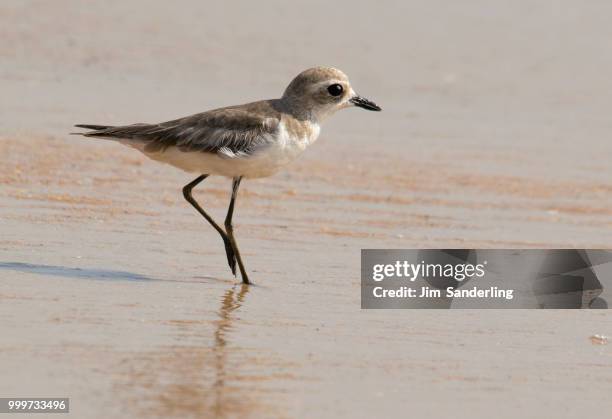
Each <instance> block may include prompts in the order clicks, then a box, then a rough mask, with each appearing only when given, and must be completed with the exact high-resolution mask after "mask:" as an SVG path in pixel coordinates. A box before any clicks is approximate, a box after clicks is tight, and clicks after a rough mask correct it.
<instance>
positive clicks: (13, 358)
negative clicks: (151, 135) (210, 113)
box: [0, 0, 612, 418]
mask: <svg viewBox="0 0 612 419" xmlns="http://www.w3.org/2000/svg"><path fill="white" fill-rule="evenodd" d="M250 7H253V6H252V5H251V4H243V5H238V4H235V5H225V4H221V3H214V4H213V3H208V2H201V1H188V2H185V5H183V6H182V7H177V6H176V5H175V4H173V3H170V2H148V1H144V0H143V1H125V2H119V1H111V2H105V3H87V4H85V3H83V2H78V1H57V2H40V1H8V2H4V3H3V4H2V5H1V6H0V20H1V24H0V39H2V40H3V42H1V43H0V56H2V59H1V60H0V90H1V91H2V95H1V97H0V115H1V117H0V169H1V170H0V197H1V198H0V278H1V286H0V332H1V336H2V339H1V342H0V354H1V356H0V371H2V376H1V378H0V394H2V395H5V396H21V397H28V396H37V397H44V396H56V397H70V398H71V414H70V416H71V417H77V418H107V417H135V418H140V417H143V418H145V417H146V418H153V417H160V418H171V417H172V418H173V417H181V418H189V417H198V418H201V417H219V418H223V417H253V418H261V417H278V418H294V417H304V418H306V417H319V418H325V417H329V418H355V417H406V414H407V413H406V412H410V415H412V416H414V417H432V416H442V417H449V416H451V415H452V416H455V417H468V416H469V417H471V418H479V417H483V418H484V417H490V415H491V412H495V415H496V416H498V417H500V418H515V417H517V416H525V417H552V416H555V417H567V418H570V417H576V416H578V415H582V416H587V415H592V416H600V415H601V414H602V413H601V412H609V411H610V410H611V409H612V401H611V400H610V398H609V396H608V395H609V391H610V388H611V386H612V379H611V377H612V352H611V351H612V346H611V345H606V344H597V345H595V344H593V343H592V342H591V339H590V337H591V336H595V335H602V336H610V335H612V318H611V317H610V315H609V314H608V313H607V312H606V311H596V310H591V311H564V310H554V311H535V310H531V311H521V310H506V311H502V310H486V311H484V310H483V311H479V310H456V311H455V310H453V311H437V310H421V311H415V310H403V311H399V310H397V311H374V310H368V311H365V310H360V300H359V298H360V289H359V276H360V249H362V248H441V247H442V248H444V247H457V248H543V247H544V248H558V247H560V248H566V247H582V248H611V247H612V183H611V179H612V166H611V165H610V155H611V154H612V142H611V141H610V132H612V121H611V120H610V117H609V109H611V108H612V95H611V94H610V92H611V91H612V82H611V81H610V78H609V74H610V71H611V70H612V53H610V50H609V48H607V45H608V44H607V42H608V40H609V39H610V36H611V35H612V33H611V31H612V29H610V26H609V22H608V20H607V18H606V16H609V15H610V13H612V7H611V6H610V5H606V4H603V3H601V4H599V3H598V4H589V5H585V4H580V5H576V4H575V2H569V1H564V2H561V3H559V2H513V3H511V4H510V3H507V2H506V3H504V2H494V3H491V2H485V1H476V2H472V3H470V4H464V3H462V4H459V3H457V4H451V3H449V2H442V1H440V2H415V1H408V2H405V1H404V2H389V3H386V4H385V5H384V6H383V5H382V4H381V5H379V6H377V5H373V3H371V2H334V3H329V2H318V1H315V2H314V5H313V6H311V7H305V6H295V5H292V4H290V3H287V2H270V3H266V4H263V5H258V6H257V8H253V9H251V8H250ZM247 8H248V9H247ZM143 10H145V11H146V12H143ZM230 17H231V19H230ZM230 21H231V23H232V24H231V25H230V24H228V22H230ZM169 22H170V24H169ZM313 22H316V24H313ZM349 22H351V23H350V24H349ZM354 22H361V24H359V25H357V26H356V25H355V24H354ZM315 64H330V65H335V66H337V67H339V68H342V69H343V70H344V71H345V72H346V73H348V74H349V76H350V77H351V79H352V82H353V84H354V86H355V88H356V90H357V91H358V92H360V93H361V94H363V95H364V96H366V97H370V98H372V99H373V100H375V101H376V102H377V103H379V104H381V106H382V107H383V108H384V111H383V112H382V113H368V112H365V111H361V110H357V109H352V110H346V111H343V112H342V113H339V114H338V115H336V116H335V117H334V118H333V119H332V120H330V121H328V123H327V124H326V125H325V126H324V128H323V131H322V135H321V138H320V140H319V141H318V142H317V143H316V144H315V145H314V146H313V147H312V148H310V149H309V150H308V151H307V152H306V153H305V154H304V156H303V157H302V158H300V159H299V160H298V161H297V162H296V163H295V165H293V166H291V167H289V168H287V169H286V170H283V171H282V172H280V173H279V174H278V175H276V176H274V177H272V178H268V179H262V180H253V181H246V182H243V185H242V188H241V192H240V196H239V199H238V208H237V213H236V215H235V223H236V234H237V236H238V238H239V242H240V244H241V250H242V252H243V255H244V258H245V261H246V263H247V267H248V269H249V271H250V272H251V276H252V279H253V280H254V282H255V285H254V286H251V287H245V286H242V285H241V284H240V283H239V281H238V280H237V279H235V278H233V277H232V275H231V274H230V273H229V271H228V268H227V266H226V262H225V254H224V250H223V246H222V242H221V240H220V239H219V237H218V236H217V235H216V233H215V232H214V231H213V230H212V229H211V228H210V227H209V226H207V225H206V224H205V222H204V221H203V220H202V219H201V218H199V217H198V216H197V214H195V212H194V211H193V209H192V208H190V207H189V206H188V205H187V204H186V203H185V202H184V201H183V199H182V196H181V193H180V188H181V187H182V186H183V185H184V184H186V183H187V182H189V181H190V180H191V178H192V176H190V175H187V174H184V173H181V172H179V171H177V170H175V169H173V168H171V167H168V166H164V165H160V164H158V163H156V162H152V161H149V160H147V159H146V158H144V157H143V156H141V155H139V154H138V153H137V152H135V151H134V150H130V149H127V148H125V147H122V146H121V145H119V144H115V143H112V142H105V141H93V140H87V139H83V138H80V137H74V136H69V135H67V133H68V132H70V131H71V129H72V128H71V125H72V124H73V123H101V124H104V123H132V122H143V121H144V122H155V121H162V120H168V119H172V118H175V117H179V116H183V115H187V114H190V113H195V112H198V111H202V110H206V109H209V108H212V107H217V106H223V105H229V104H235V103H240V102H244V101H250V100H256V99H260V98H267V97H274V96H277V95H279V94H280V93H281V92H282V89H283V88H284V85H285V84H286V83H287V82H288V81H289V80H290V79H291V78H292V77H293V75H295V73H297V72H299V71H300V70H302V69H304V68H307V67H309V66H312V65H315ZM229 189H230V182H229V181H228V180H226V179H220V178H211V179H207V180H206V181H205V182H204V183H203V184H202V185H201V186H199V187H198V189H197V190H196V192H195V195H196V197H197V198H198V199H199V200H201V202H202V203H203V206H204V207H205V208H209V209H210V210H211V212H212V213H213V214H214V216H215V217H217V218H218V219H222V217H223V216H224V211H225V209H226V205H227V203H228V200H229ZM501 406H503V408H501ZM41 417H42V416H41Z"/></svg>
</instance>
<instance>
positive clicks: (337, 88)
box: [327, 83, 344, 96]
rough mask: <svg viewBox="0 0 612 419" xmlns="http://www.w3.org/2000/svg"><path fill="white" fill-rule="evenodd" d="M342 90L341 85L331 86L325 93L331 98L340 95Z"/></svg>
mask: <svg viewBox="0 0 612 419" xmlns="http://www.w3.org/2000/svg"><path fill="white" fill-rule="evenodd" d="M343 90H344V89H343V88H342V85H340V84H337V83H336V84H332V85H330V86H329V87H328V88H327V91H328V92H329V94H330V95H332V96H340V95H341V94H342V91H343Z"/></svg>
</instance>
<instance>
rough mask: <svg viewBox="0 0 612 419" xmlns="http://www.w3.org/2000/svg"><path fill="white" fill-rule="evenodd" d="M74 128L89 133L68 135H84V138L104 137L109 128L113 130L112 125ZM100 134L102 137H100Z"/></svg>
mask: <svg viewBox="0 0 612 419" xmlns="http://www.w3.org/2000/svg"><path fill="white" fill-rule="evenodd" d="M75 127H76V128H85V129H89V130H91V131H87V132H71V133H70V135H84V136H85V137H97V136H104V134H103V133H104V131H105V130H107V129H109V128H115V127H114V126H112V125H93V124H77V125H75ZM101 134H102V135H101Z"/></svg>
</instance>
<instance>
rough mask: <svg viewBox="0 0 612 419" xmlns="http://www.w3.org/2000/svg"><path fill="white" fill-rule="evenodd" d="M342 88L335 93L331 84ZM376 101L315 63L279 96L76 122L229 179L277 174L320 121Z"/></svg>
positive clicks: (97, 135) (305, 143)
mask: <svg viewBox="0 0 612 419" xmlns="http://www.w3.org/2000/svg"><path fill="white" fill-rule="evenodd" d="M333 84H339V85H341V86H342V88H343V92H342V94H341V95H339V96H336V97H334V96H331V95H330V94H329V93H328V91H327V88H328V87H329V86H330V85H333ZM357 98H358V99H360V100H361V101H362V104H363V103H367V104H369V105H370V109H373V110H375V109H376V108H377V107H376V105H374V104H372V103H371V102H368V101H365V102H364V99H361V98H359V97H358V96H357V95H355V93H354V91H353V90H352V88H351V87H350V84H349V82H348V78H347V77H346V75H345V74H344V73H342V72H341V71H339V70H336V69H333V68H329V67H316V68H313V69H309V70H306V71H304V72H302V73H301V74H300V75H298V76H297V77H296V78H295V79H294V80H293V81H292V82H291V83H290V84H289V86H288V87H287V89H286V90H285V92H284V94H283V96H282V97H281V98H280V99H272V100H263V101H259V102H253V103H247V104H244V105H238V106H229V107H226V108H220V109H214V110H210V111H207V112H202V113H198V114H195V115H191V116H187V117H184V118H180V119H175V120H172V121H167V122H162V123H159V124H133V125H124V126H104V125H87V124H79V125H76V126H77V127H79V128H87V129H91V130H92V131H89V132H86V133H82V135H84V136H86V137H94V138H108V139H115V140H119V141H120V142H121V143H123V144H126V145H129V146H132V147H134V148H136V149H138V150H140V151H141V152H143V153H144V154H146V155H147V156H149V157H150V158H152V159H154V160H158V161H162V162H165V163H169V164H171V165H173V166H176V167H178V168H180V169H183V170H185V171H188V172H195V173H207V174H218V175H223V176H228V177H236V176H244V177H262V176H269V175H271V174H273V173H275V172H276V171H277V170H278V169H280V168H281V167H283V166H284V165H286V164H287V163H289V162H291V161H292V160H293V159H295V158H296V157H297V156H298V155H299V154H300V153H301V152H302V151H303V150H304V149H305V148H306V147H307V146H308V145H310V144H312V142H314V141H315V140H316V139H317V137H318V135H319V131H320V123H321V121H322V120H324V119H325V118H326V117H327V116H329V115H330V114H332V113H333V112H335V111H336V110H338V109H341V108H343V107H347V106H350V105H357V106H363V105H360V104H359V102H358V100H357Z"/></svg>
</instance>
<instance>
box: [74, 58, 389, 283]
mask: <svg viewBox="0 0 612 419" xmlns="http://www.w3.org/2000/svg"><path fill="white" fill-rule="evenodd" d="M349 106H358V107H360V108H364V109H367V110H370V111H380V110H381V108H380V107H379V106H378V105H376V104H375V103H374V102H371V101H369V100H368V99H365V98H363V97H361V96H359V95H357V94H356V93H355V91H354V90H353V89H352V88H351V85H350V84H349V81H348V78H347V76H346V75H345V74H344V73H343V72H342V71H340V70H337V69H335V68H331V67H315V68H310V69H308V70H306V71H303V72H302V73H300V74H299V75H298V76H297V77H296V78H294V79H293V81H291V83H289V86H287V88H286V89H285V92H284V93H283V96H282V97H281V98H280V99H271V100H262V101H259V102H253V103H247V104H244V105H238V106H229V107H226V108H220V109H214V110H211V111H207V112H202V113H198V114H195V115H191V116H187V117H184V118H180V119H175V120H172V121H168V122H162V123H160V124H133V125H122V126H110V125H89V124H79V125H75V126H76V127H79V128H86V129H89V130H91V131H88V132H84V133H75V134H79V135H84V136H86V137H95V138H105V139H112V140H117V141H119V142H120V143H122V144H125V145H128V146H131V147H133V148H135V149H137V150H139V151H141V152H142V153H144V154H145V155H146V156H148V157H149V158H151V159H153V160H158V161H161V162H164V163H168V164H170V165H172V166H175V167H177V168H179V169H182V170H184V171H186V172H192V173H198V174H199V176H198V177H197V178H195V179H194V180H193V181H192V182H190V183H188V184H187V185H186V186H185V187H183V196H184V197H185V199H186V200H187V201H188V202H189V203H190V204H191V205H193V207H194V208H195V209H196V210H197V211H198V212H199V213H200V214H201V215H202V216H203V217H204V218H205V219H206V221H208V222H209V223H210V225H211V226H213V227H214V229H215V230H217V232H218V233H219V234H220V235H221V238H222V239H223V242H224V244H225V252H226V255H227V262H228V264H229V266H230V269H231V270H232V273H233V274H234V275H236V263H238V267H239V268H240V274H241V276H242V281H243V282H244V283H245V284H248V283H249V277H248V275H247V272H246V269H245V267H244V263H243V261H242V258H241V256H240V251H239V250H238V245H237V243H236V239H235V237H234V229H233V227H232V216H233V214H234V204H235V201H236V196H237V194H238V187H239V186H240V181H241V180H242V178H258V177H266V176H270V175H272V174H274V173H275V172H277V171H278V170H279V169H280V168H281V167H283V166H285V165H286V164H288V163H290V162H291V161H292V160H294V159H295V158H296V157H297V156H298V155H299V154H300V153H302V151H304V149H306V147H308V146H309V145H310V144H312V143H313V142H314V141H315V140H316V139H317V137H318V136H319V131H320V124H321V122H322V121H323V120H324V119H325V118H327V117H328V116H330V115H331V114H333V113H334V112H336V111H337V110H339V109H342V108H347V107H349ZM210 175H221V176H226V177H229V178H232V195H231V199H230V203H229V208H228V210H227V216H226V217H225V230H223V229H222V228H221V227H220V226H219V225H218V224H217V223H216V222H215V221H214V220H213V219H212V218H211V217H210V215H208V214H207V213H206V211H204V210H203V209H202V207H201V206H200V205H199V204H198V202H197V201H196V200H195V199H194V198H193V196H192V195H191V191H192V189H193V188H194V187H195V186H196V185H197V184H199V183H200V182H202V181H203V180H204V179H206V178H207V177H208V176H210Z"/></svg>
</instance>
